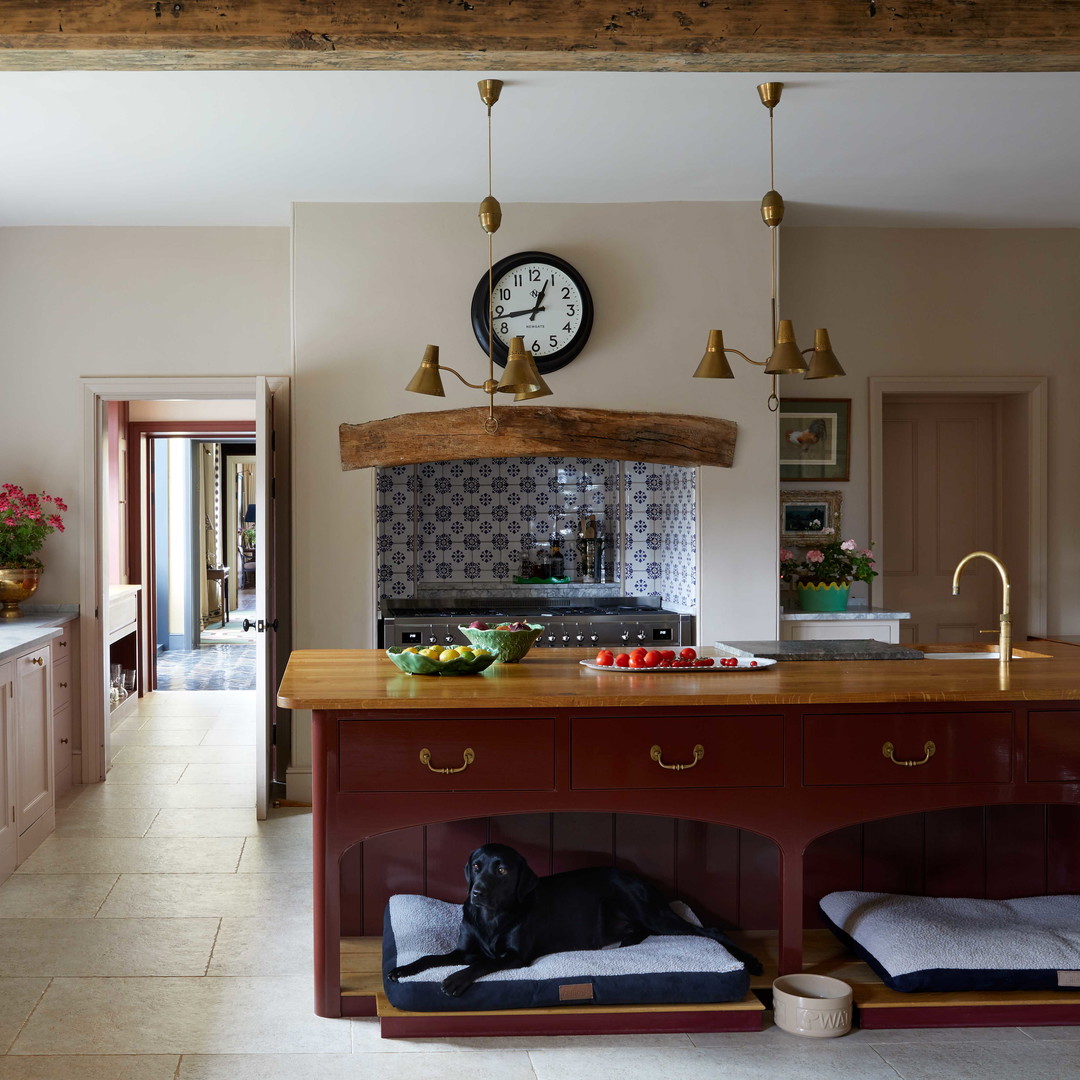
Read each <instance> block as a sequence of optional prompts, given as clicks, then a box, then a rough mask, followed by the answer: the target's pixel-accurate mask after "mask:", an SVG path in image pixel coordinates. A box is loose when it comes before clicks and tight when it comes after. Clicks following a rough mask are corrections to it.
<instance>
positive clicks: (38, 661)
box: [30, 656, 45, 667]
mask: <svg viewBox="0 0 1080 1080" xmlns="http://www.w3.org/2000/svg"><path fill="white" fill-rule="evenodd" d="M30 663H31V664H37V665H38V666H39V667H40V666H42V665H43V664H44V663H45V661H44V660H43V659H42V658H41V657H40V656H31V657H30Z"/></svg>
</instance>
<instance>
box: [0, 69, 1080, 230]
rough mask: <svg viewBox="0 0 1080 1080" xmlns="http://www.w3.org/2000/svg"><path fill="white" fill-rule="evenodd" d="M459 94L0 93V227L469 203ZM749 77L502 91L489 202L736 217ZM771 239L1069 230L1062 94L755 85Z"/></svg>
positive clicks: (94, 76) (1078, 104) (438, 83)
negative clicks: (866, 228)
mask: <svg viewBox="0 0 1080 1080" xmlns="http://www.w3.org/2000/svg"><path fill="white" fill-rule="evenodd" d="M483 74H490V75H492V76H498V75H499V74H500V73H499V72H497V71H493V72H490V73H475V72H431V71H401V72H308V71H275V72H269V71H268V72H261V71H260V72H241V71H218V72H0V225H287V224H288V222H289V213H290V211H289V207H290V204H291V203H293V202H328V201H329V202H409V201H421V202H429V201H435V202H442V201H445V202H465V203H479V200H480V199H481V197H482V196H483V195H484V194H486V190H487V188H486V175H485V155H486V150H485V146H486V143H485V138H486V136H485V121H484V107H483V104H482V103H481V101H480V98H479V95H478V93H477V91H476V81H477V78H478V77H479V76H480V75H483ZM767 77H768V75H767V73H764V74H762V73H749V74H730V73H693V74H690V73H663V74H659V73H656V74H650V73H640V74H639V73H625V72H611V73H599V72H514V73H511V74H509V75H507V76H505V78H506V83H507V85H506V88H505V89H504V91H503V97H502V100H501V101H500V102H499V104H498V105H496V106H495V109H494V119H493V122H494V139H495V146H494V160H495V183H494V190H495V194H496V195H497V196H498V198H499V199H500V200H502V202H503V203H507V204H509V203H514V202H549V201H551V202H649V201H681V200H690V201H695V200H724V201H727V200H750V201H753V202H757V201H758V200H759V199H760V197H761V195H762V194H763V193H764V192H765V190H766V189H767V187H768V113H767V112H766V110H765V109H764V108H763V107H762V105H761V104H760V102H759V101H758V97H757V93H756V91H755V86H756V85H757V83H758V82H761V81H763V79H765V78H767ZM776 78H778V79H779V80H781V81H783V82H784V83H785V84H786V89H785V92H784V98H783V101H782V102H781V104H780V106H779V107H778V108H777V110H776V144H777V147H776V149H777V187H778V189H779V190H780V191H781V192H782V193H783V195H784V197H785V200H786V201H787V203H788V206H789V211H788V217H787V221H786V223H787V224H790V225H885V226H890V225H895V226H929V227H951V226H957V227H973V226H974V227H978V226H992V227H1053V226H1069V227H1076V226H1078V225H1080V183H1078V177H1080V73H1074V72H1068V73H1001V74H860V73H843V74H831V73H814V74H790V73H789V74H787V75H779V76H776Z"/></svg>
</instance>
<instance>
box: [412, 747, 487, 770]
mask: <svg viewBox="0 0 1080 1080" xmlns="http://www.w3.org/2000/svg"><path fill="white" fill-rule="evenodd" d="M461 756H462V758H464V760H465V764H464V765H459V766H458V767H457V768H456V769H451V768H445V769H436V768H435V766H434V765H432V764H431V751H430V750H429V749H428V748H427V747H426V746H425V747H424V749H423V750H421V751H420V763H421V764H422V765H426V766H427V767H428V768H429V769H430V770H431V771H432V772H437V773H442V774H443V775H444V776H449V775H450V773H456V772H464V771H465V770H466V769H467V768H468V767H469V766H470V765H471V764H472V763H473V762H474V761H475V760H476V754H475V753H474V752H473V749H472V747H471V746H466V747H465V753H463V754H462V755H461Z"/></svg>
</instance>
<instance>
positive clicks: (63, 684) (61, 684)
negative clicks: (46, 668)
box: [59, 682, 67, 690]
mask: <svg viewBox="0 0 1080 1080" xmlns="http://www.w3.org/2000/svg"><path fill="white" fill-rule="evenodd" d="M59 685H60V686H62V687H63V688H64V689H65V690H66V689H67V683H66V682H62V683H59Z"/></svg>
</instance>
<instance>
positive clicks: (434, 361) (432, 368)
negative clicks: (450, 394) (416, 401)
mask: <svg viewBox="0 0 1080 1080" xmlns="http://www.w3.org/2000/svg"><path fill="white" fill-rule="evenodd" d="M405 389H406V390H411V391H412V392H413V393H414V394H427V395H428V396H429V397H446V394H445V393H444V392H443V385H442V374H441V373H440V371H439V346H438V345H429V346H428V347H427V348H426V349H425V350H424V359H423V360H421V361H420V366H419V367H418V368H417V369H416V374H415V375H414V376H413V377H412V378H411V379H410V380H409V385H408V386H406V387H405Z"/></svg>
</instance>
